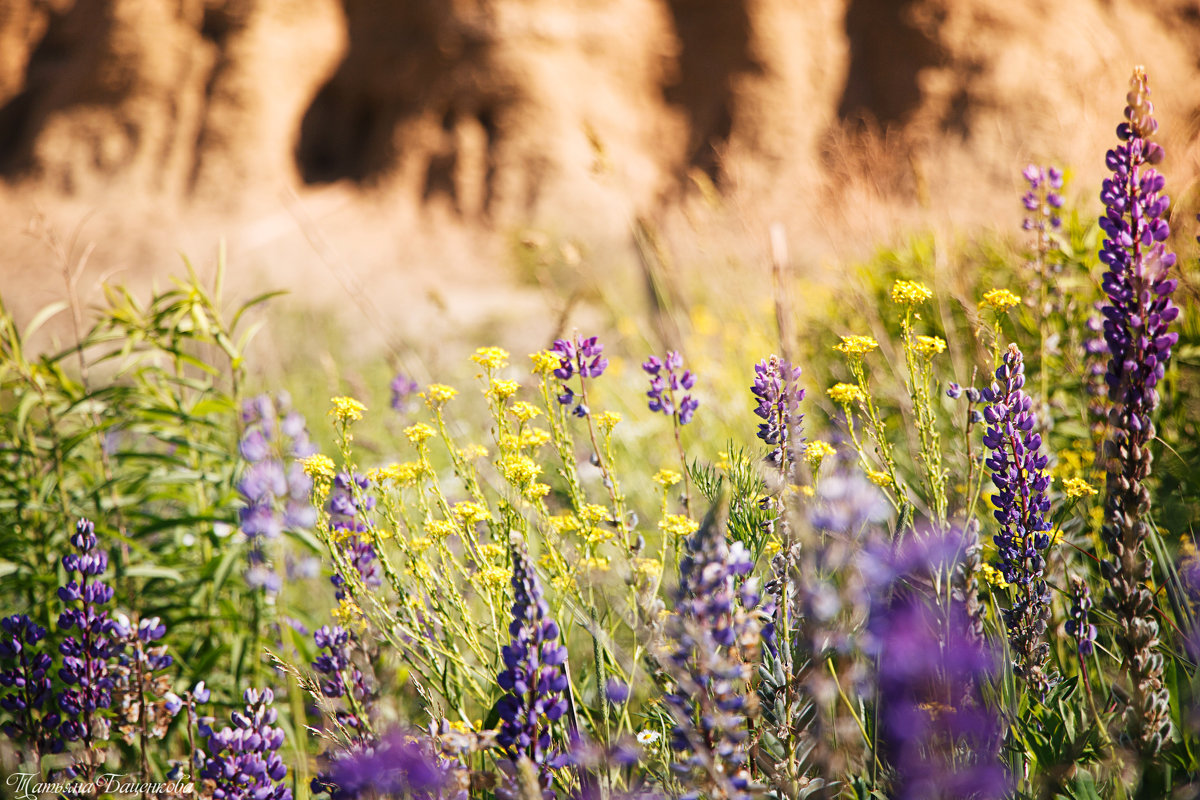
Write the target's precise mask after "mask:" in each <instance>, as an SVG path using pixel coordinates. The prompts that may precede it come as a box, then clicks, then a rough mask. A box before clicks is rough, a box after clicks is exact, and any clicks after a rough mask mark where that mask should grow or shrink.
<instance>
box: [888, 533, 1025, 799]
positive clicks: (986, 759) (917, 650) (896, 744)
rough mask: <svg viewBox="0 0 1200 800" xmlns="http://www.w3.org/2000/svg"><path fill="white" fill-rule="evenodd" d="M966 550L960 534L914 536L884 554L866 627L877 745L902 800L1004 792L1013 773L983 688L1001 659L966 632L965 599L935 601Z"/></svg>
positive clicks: (894, 792) (987, 796) (895, 793)
mask: <svg viewBox="0 0 1200 800" xmlns="http://www.w3.org/2000/svg"><path fill="white" fill-rule="evenodd" d="M962 549H963V546H962V542H961V541H960V540H959V539H958V536H957V535H956V534H953V533H952V534H951V535H949V536H946V537H940V536H938V535H936V534H933V533H930V534H927V535H922V536H913V537H908V538H906V539H905V540H904V543H903V545H902V546H900V547H899V548H898V549H895V550H893V549H891V548H887V549H884V550H881V551H880V554H879V555H878V556H877V559H876V560H875V562H874V564H873V566H872V567H871V568H870V570H871V571H874V572H875V580H876V591H875V598H876V602H875V606H874V608H873V609H872V611H871V617H870V621H869V623H868V626H867V628H868V633H869V636H870V639H871V646H870V647H869V650H872V651H873V653H874V655H875V656H876V658H877V663H878V665H879V666H878V704H879V749H880V752H881V755H882V756H883V757H884V758H885V759H886V760H887V762H888V763H889V764H890V765H891V767H892V769H893V770H894V772H895V779H894V782H893V785H892V790H891V792H890V793H889V797H894V798H897V799H898V800H940V799H942V798H945V800H950V798H960V797H972V798H980V800H989V799H990V798H1000V797H1004V796H1005V794H1006V793H1007V790H1008V784H1009V781H1008V778H1007V775H1006V774H1005V770H1004V768H1003V767H1002V766H1001V764H1000V762H999V760H998V759H997V756H996V753H997V750H998V747H999V742H1000V731H1001V725H1000V720H999V718H998V716H997V715H996V714H995V713H994V712H992V711H991V710H990V709H989V708H988V707H987V704H986V701H985V698H984V696H983V692H982V685H983V684H984V683H985V682H986V681H987V680H988V679H989V678H990V677H991V676H992V675H994V674H995V672H996V666H997V662H996V657H995V654H994V653H992V652H990V651H989V650H988V649H987V647H986V645H985V643H984V642H983V641H981V640H979V639H976V638H975V637H972V636H971V635H970V634H969V620H968V618H967V614H966V611H965V609H964V607H963V606H962V604H961V603H960V602H958V601H955V600H950V601H949V605H948V606H947V605H943V606H940V607H939V606H937V605H935V604H934V603H933V601H932V600H931V598H932V597H933V596H936V592H929V591H927V590H928V588H929V587H930V586H932V580H931V576H932V575H933V574H934V573H935V572H942V573H945V572H947V571H950V572H952V571H953V570H954V568H955V565H956V561H957V558H958V556H959V554H960V553H961V551H962Z"/></svg>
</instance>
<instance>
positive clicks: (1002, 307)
mask: <svg viewBox="0 0 1200 800" xmlns="http://www.w3.org/2000/svg"><path fill="white" fill-rule="evenodd" d="M1020 304H1021V298H1020V297H1018V296H1017V295H1015V294H1013V293H1012V292H1010V291H1009V290H1008V289H991V290H989V291H986V292H984V293H983V300H981V301H980V302H979V307H980V308H982V307H983V306H988V307H989V308H991V309H992V310H993V311H995V312H996V313H997V314H1003V313H1004V312H1005V311H1008V310H1009V309H1010V308H1012V307H1013V306H1017V305H1020Z"/></svg>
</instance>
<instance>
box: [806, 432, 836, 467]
mask: <svg viewBox="0 0 1200 800" xmlns="http://www.w3.org/2000/svg"><path fill="white" fill-rule="evenodd" d="M835 452H837V451H836V450H834V449H833V446H832V445H831V444H829V442H823V441H821V440H820V439H815V440H813V441H811V442H809V443H808V445H807V446H806V447H805V448H804V460H805V461H807V462H808V463H809V465H810V466H811V467H812V468H813V469H818V468H819V467H820V466H821V462H822V461H824V460H825V458H826V457H827V456H831V455H833V454H834V453H835Z"/></svg>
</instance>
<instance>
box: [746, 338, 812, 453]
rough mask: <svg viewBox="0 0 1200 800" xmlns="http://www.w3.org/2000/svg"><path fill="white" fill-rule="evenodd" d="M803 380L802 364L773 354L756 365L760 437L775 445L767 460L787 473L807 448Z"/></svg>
mask: <svg viewBox="0 0 1200 800" xmlns="http://www.w3.org/2000/svg"><path fill="white" fill-rule="evenodd" d="M799 380H800V368H799V367H793V366H792V365H791V364H789V363H788V362H786V361H784V360H783V359H782V358H780V357H779V356H775V355H773V356H771V357H770V358H767V359H765V360H763V361H760V362H759V363H758V364H756V365H755V366H754V384H753V385H752V386H751V387H750V391H751V392H752V393H753V394H754V396H755V398H757V399H758V405H757V406H755V408H754V413H755V414H756V415H757V416H758V418H759V419H761V420H763V422H761V423H760V424H759V426H758V438H759V439H762V440H763V441H764V442H765V443H766V444H768V445H772V446H773V447H774V449H773V450H772V451H771V452H770V454H769V455H768V456H767V462H768V463H770V464H771V465H772V466H774V467H776V468H778V469H779V470H780V471H781V472H784V473H788V472H790V470H791V468H792V466H793V465H794V464H795V463H796V457H797V456H798V455H799V454H801V453H802V452H803V449H804V438H803V434H802V432H801V425H802V424H803V422H804V415H803V414H801V413H800V401H801V400H803V399H804V390H803V389H801V388H800V385H799Z"/></svg>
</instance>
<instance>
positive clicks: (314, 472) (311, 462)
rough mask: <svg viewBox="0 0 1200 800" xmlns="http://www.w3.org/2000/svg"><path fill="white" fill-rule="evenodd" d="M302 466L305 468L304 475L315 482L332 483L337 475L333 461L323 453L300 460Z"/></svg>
mask: <svg viewBox="0 0 1200 800" xmlns="http://www.w3.org/2000/svg"><path fill="white" fill-rule="evenodd" d="M300 466H301V467H303V468H304V474H305V475H307V476H308V477H310V478H312V479H313V480H314V481H331V480H333V478H334V476H335V475H337V467H336V466H335V465H334V463H333V459H332V458H330V457H329V456H326V455H322V454H321V453H314V454H313V455H311V456H308V457H307V458H302V459H300Z"/></svg>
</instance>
